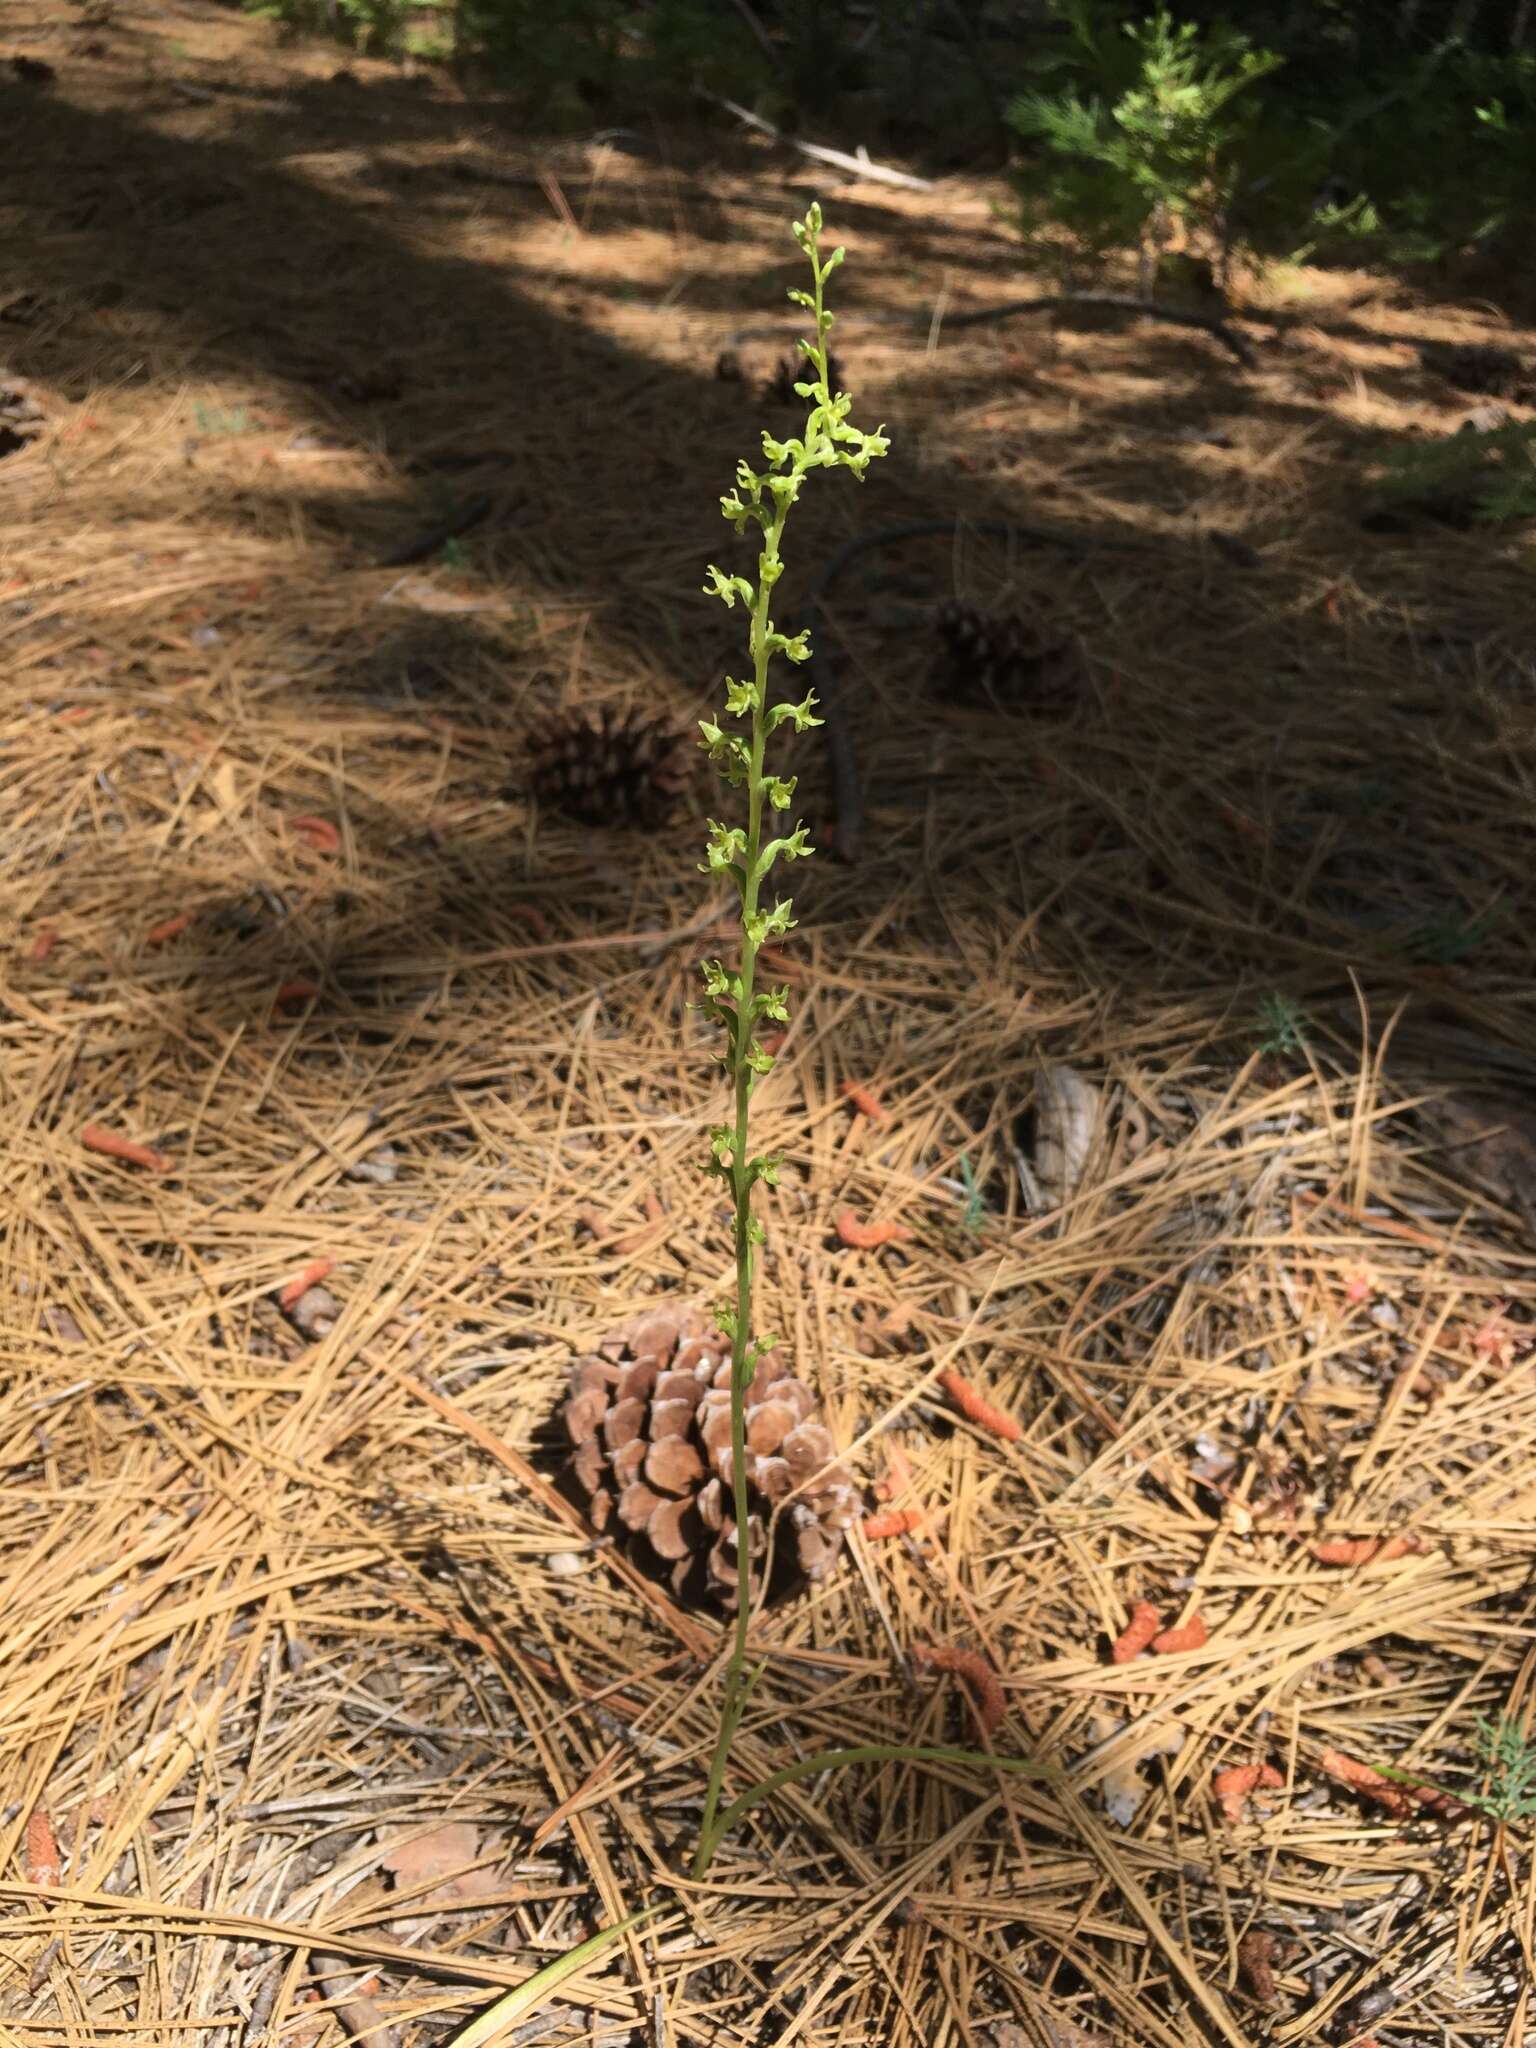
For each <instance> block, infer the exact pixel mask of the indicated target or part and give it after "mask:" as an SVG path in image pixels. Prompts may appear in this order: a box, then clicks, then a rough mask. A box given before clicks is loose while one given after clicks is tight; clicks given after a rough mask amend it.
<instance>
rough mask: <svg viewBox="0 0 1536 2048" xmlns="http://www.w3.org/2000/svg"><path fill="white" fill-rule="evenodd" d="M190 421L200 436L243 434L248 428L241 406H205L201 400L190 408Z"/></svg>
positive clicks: (247, 419) (245, 414)
mask: <svg viewBox="0 0 1536 2048" xmlns="http://www.w3.org/2000/svg"><path fill="white" fill-rule="evenodd" d="M192 419H193V423H194V424H195V426H196V428H197V431H198V432H199V433H200V434H209V435H219V434H230V435H233V434H243V433H245V432H247V430H248V429H249V426H250V415H249V414H248V413H247V411H246V409H245V407H244V406H243V405H231V406H222V405H206V404H204V402H203V401H202V400H201V399H199V400H198V402H197V404H196V405H195V406H194V407H193V408H192Z"/></svg>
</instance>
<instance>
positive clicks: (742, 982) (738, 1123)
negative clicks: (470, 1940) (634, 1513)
mask: <svg viewBox="0 0 1536 2048" xmlns="http://www.w3.org/2000/svg"><path fill="white" fill-rule="evenodd" d="M820 233H821V208H820V207H819V206H816V205H814V204H813V205H812V206H811V208H810V210H809V211H808V212H807V214H806V217H805V219H804V220H803V221H796V222H795V240H796V241H797V242H798V243H799V244H800V247H801V249H802V251H803V252H804V254H805V256H806V257H807V259H808V260H809V262H810V266H811V285H812V288H811V290H810V291H808V292H802V291H791V292H790V294H789V296H790V298H791V299H792V300H793V301H794V303H795V304H796V305H797V306H803V307H804V308H805V310H806V311H807V312H808V313H810V314H811V315H812V317H813V318H814V320H815V323H816V339H815V340H814V342H811V341H802V342H801V343H800V344H799V346H800V351H801V353H802V354H803V355H804V357H805V359H806V374H805V379H804V381H803V382H801V383H799V384H796V386H795V390H796V391H797V392H798V393H799V395H800V396H801V397H802V398H803V399H804V400H805V401H806V404H807V406H808V408H809V411H808V415H807V418H806V422H805V432H804V434H803V435H802V436H801V437H800V438H799V439H791V440H788V441H778V440H775V439H774V437H773V436H772V435H771V434H768V433H765V434H764V435H763V457H764V460H765V462H766V463H767V467H766V468H765V469H763V470H761V471H756V470H754V469H752V468H751V466H750V465H749V464H748V463H746V462H742V463H740V464H738V466H737V470H736V488H735V489H734V490H733V491H730V492H728V493H727V495H726V496H725V497H723V498H722V499H721V501H720V506H721V510H722V511H723V513H724V514H725V517H726V518H727V519H728V520H729V521H730V522H731V524H732V526H733V527H735V529H736V531H737V533H738V534H743V533H745V532H746V531H747V529H748V528H749V527H754V528H756V530H757V532H758V535H759V537H760V545H759V552H758V557H757V581H756V583H755V584H754V583H753V581H752V579H751V578H750V577H748V576H728V575H726V574H725V572H724V571H723V570H720V569H717V568H715V567H714V566H713V565H711V567H710V571H709V582H708V583H707V584H706V585H705V589H706V590H707V591H708V592H709V593H710V595H712V596H715V597H718V598H719V599H720V600H721V601H722V603H724V604H726V605H730V606H734V605H735V603H736V601H737V599H738V598H739V599H740V600H741V602H742V604H743V605H745V607H746V609H747V611H748V613H749V615H750V618H751V628H750V632H749V635H748V649H749V652H750V654H751V660H752V673H751V676H750V678H749V679H747V680H745V681H742V682H738V681H737V680H736V679H735V678H734V677H730V676H728V677H727V678H726V685H725V712H724V718H725V720H727V721H729V722H730V723H729V725H728V724H723V723H716V722H715V721H714V720H713V719H705V720H703V721H701V729H702V732H703V736H704V745H705V746H706V747H707V748H708V750H709V758H710V760H711V761H712V762H713V763H714V764H715V766H716V768H717V769H718V770H719V771H720V774H721V775H722V776H723V778H724V779H725V781H726V782H727V783H729V784H730V785H731V787H732V788H735V789H744V790H745V791H746V798H747V820H746V824H745V825H726V824H718V823H716V822H714V821H711V823H710V828H709V847H708V853H707V858H706V860H705V862H704V872H705V873H706V874H723V875H729V876H730V878H731V880H732V881H733V882H734V883H735V885H736V889H737V893H738V895H739V896H740V898H741V958H740V964H739V965H738V967H737V968H736V969H735V971H734V972H732V971H731V970H730V969H728V968H726V967H724V966H722V964H721V963H720V962H719V961H718V960H711V961H709V962H707V963H706V964H705V967H704V989H705V995H704V1001H703V1005H702V1007H703V1008H704V1009H705V1010H706V1011H707V1012H708V1014H709V1015H710V1016H711V1017H713V1018H714V1019H715V1021H716V1022H717V1023H718V1024H719V1025H720V1026H721V1027H722V1029H723V1030H724V1032H725V1050H724V1052H723V1053H721V1054H720V1055H719V1057H720V1060H721V1062H722V1064H723V1065H724V1067H725V1069H726V1072H727V1073H728V1074H729V1076H730V1078H731V1083H732V1087H733V1090H734V1095H735V1117H734V1120H733V1121H732V1122H730V1123H724V1124H717V1125H715V1126H714V1127H713V1128H712V1129H711V1131H710V1134H709V1141H710V1154H711V1156H710V1160H709V1164H708V1165H707V1167H706V1168H705V1171H706V1172H708V1173H711V1174H713V1175H715V1176H716V1177H717V1178H718V1179H720V1180H722V1181H723V1182H724V1183H725V1185H726V1186H727V1187H728V1188H729V1190H730V1194H731V1200H732V1202H733V1203H734V1205H735V1212H736V1300H735V1304H734V1306H733V1307H730V1308H721V1309H720V1310H719V1311H717V1313H718V1316H719V1321H720V1325H721V1327H722V1329H724V1330H725V1331H726V1333H727V1334H728V1335H729V1337H730V1339H731V1445H732V1472H733V1477H734V1481H735V1514H736V1527H737V1529H738V1530H743V1529H745V1528H746V1527H747V1522H748V1516H747V1500H746V1456H745V1453H746V1443H745V1420H744V1401H743V1397H744V1395H745V1392H746V1389H747V1387H748V1386H749V1384H750V1383H751V1379H752V1375H753V1372H754V1370H755V1368H756V1365H757V1361H758V1360H759V1358H760V1357H761V1356H762V1354H763V1352H764V1351H766V1350H767V1349H769V1347H770V1346H771V1344H772V1343H773V1341H774V1340H773V1339H772V1338H771V1337H763V1338H760V1339H754V1338H753V1336H752V1330H751V1322H752V1262H753V1261H752V1255H753V1247H754V1246H755V1245H757V1244H759V1243H761V1241H762V1235H763V1232H762V1225H761V1224H760V1223H758V1222H757V1221H756V1220H755V1218H754V1217H753V1214H752V1190H753V1189H754V1187H755V1186H756V1185H757V1183H758V1182H759V1181H765V1182H766V1183H767V1184H768V1185H769V1186H772V1185H773V1184H774V1181H775V1179H776V1176H777V1169H778V1162H777V1160H775V1159H773V1158H767V1157H764V1158H754V1157H753V1156H752V1155H751V1152H750V1150H749V1147H748V1128H747V1127H748V1119H749V1114H750V1109H751V1102H752V1089H753V1086H754V1084H755V1083H756V1081H757V1078H758V1076H759V1075H760V1074H766V1073H767V1072H768V1070H769V1069H770V1067H771V1066H772V1065H773V1060H772V1058H771V1056H770V1055H769V1054H768V1053H767V1052H766V1051H765V1050H764V1048H763V1046H762V1045H761V1043H760V1042H759V1040H758V1038H757V1036H756V1032H757V1028H758V1026H759V1025H760V1024H761V1023H762V1022H763V1020H764V1019H765V1018H766V1019H770V1020H772V1021H774V1022H782V1021H783V1020H784V1018H785V1017H786V1016H787V1015H788V1011H787V1009H786V1007H785V1002H786V995H787V991H786V990H784V989H782V988H767V989H762V990H759V989H758V987H757V960H758V954H759V952H760V950H761V949H762V947H763V946H765V945H767V944H768V943H769V942H770V941H771V940H773V939H776V938H780V937H782V936H783V934H784V933H785V932H787V931H788V930H789V928H790V926H791V924H792V922H793V920H792V919H791V917H790V910H791V907H792V906H791V904H790V903H789V901H788V900H787V898H780V899H779V900H778V901H777V902H775V903H774V905H773V907H772V909H766V908H764V907H763V902H762V897H763V885H764V883H765V882H766V880H767V878H768V875H769V872H770V871H771V869H772V868H773V866H774V864H775V863H776V862H777V861H779V860H797V859H800V858H801V857H802V856H804V855H806V854H808V853H810V852H811V850H812V849H811V847H810V845H809V844H808V843H807V840H806V836H805V827H804V826H803V825H799V824H797V825H796V826H795V828H794V830H793V831H792V832H788V833H786V834H783V835H781V836H780V837H777V838H773V839H769V840H768V841H767V842H766V843H765V842H764V837H763V828H764V821H765V819H766V818H768V817H769V816H770V815H772V816H774V817H776V816H777V815H778V814H779V813H781V812H784V811H787V810H788V809H789V807H790V804H791V803H792V801H793V799H794V794H795V783H794V778H793V776H790V777H784V776H779V775H774V774H772V773H770V772H769V770H768V768H767V766H766V763H765V758H764V757H765V755H766V753H767V748H768V742H769V740H770V739H771V738H772V736H773V734H774V733H775V732H777V731H778V729H779V727H780V726H781V725H784V724H786V723H793V725H794V727H795V730H796V731H797V732H804V731H805V730H806V728H807V727H809V726H814V725H819V724H820V723H821V721H820V719H818V718H816V717H815V716H814V715H813V712H814V706H815V703H816V698H815V696H814V694H811V695H808V696H807V697H806V698H805V699H804V701H803V702H802V703H799V704H773V705H770V704H769V702H768V677H769V670H770V668H771V666H772V663H773V659H774V657H775V655H779V654H782V655H783V656H784V657H785V659H786V660H788V661H796V662H798V661H805V660H806V659H807V658H808V657H809V655H810V651H811V649H810V643H809V640H808V638H807V636H806V635H805V634H804V633H794V634H788V633H781V632H779V631H778V629H777V628H776V627H775V625H774V623H773V620H772V618H771V616H770V614H769V605H770V603H771V601H772V597H773V589H774V585H775V584H776V583H777V582H778V580H779V578H780V576H782V575H783V573H784V562H783V558H782V556H781V555H780V552H779V548H780V543H781V541H782V539H783V534H784V522H785V520H786V519H787V517H788V516H789V508H790V506H791V505H793V504H794V502H795V500H796V498H797V497H798V496H799V494H800V486H801V484H802V483H803V481H804V480H805V478H806V476H807V475H808V474H809V473H810V471H812V470H813V469H851V470H852V471H853V473H854V475H855V476H857V477H862V476H863V474H864V472H865V470H866V469H867V468H868V467H869V464H870V463H871V461H873V459H874V458H875V457H876V456H877V455H884V454H885V452H886V450H887V449H888V447H889V446H890V444H889V442H888V441H887V440H886V439H885V436H884V435H883V434H878V433H877V434H866V433H865V432H863V430H862V429H861V428H858V427H855V426H851V425H850V424H849V421H848V413H849V410H850V407H851V404H852V401H851V400H850V399H849V398H848V397H846V396H845V395H844V394H843V393H840V392H839V393H836V394H834V393H833V392H832V391H831V390H830V389H829V387H828V384H827V356H828V352H827V330H828V329H829V328H830V327H831V325H832V315H831V314H830V313H829V312H828V311H827V310H826V307H825V305H824V304H823V293H824V291H825V287H826V281H827V279H828V278H829V277H830V276H831V274H832V272H833V271H834V270H835V269H836V268H837V266H838V265H839V264H840V263H841V262H842V260H843V251H842V250H841V249H834V250H833V252H832V254H831V256H830V257H829V258H828V259H827V261H826V262H825V263H823V262H822V260H821V252H820V249H819V247H818V237H819V236H820ZM737 1568H738V1593H739V1597H738V1600H737V1605H736V1636H735V1647H734V1650H733V1653H732V1656H731V1660H730V1664H729V1666H728V1669H727V1672H726V1680H725V1700H724V1704H723V1708H722V1715H721V1736H720V1744H719V1748H718V1749H717V1751H716V1754H715V1759H714V1765H713V1768H712V1770H711V1773H710V1783H709V1796H708V1801H707V1804H706V1808H705V1814H704V1832H703V1841H702V1842H701V1845H700V1846H701V1851H703V1850H704V1847H705V1845H706V1844H709V1843H710V1840H711V1836H712V1834H713V1832H714V1823H715V1812H716V1808H717V1806H718V1804H719V1799H720V1788H721V1783H722V1780H723V1777H724V1772H725V1764H726V1758H727V1755H728V1753H729V1750H730V1744H731V1739H732V1737H733V1735H734V1734H735V1731H736V1727H737V1724H738V1723H739V1721H740V1719H741V1714H742V1709H743V1708H744V1706H745V1704H746V1644H747V1627H748V1623H749V1620H750V1613H751V1597H750V1595H751V1577H750V1560H749V1558H748V1555H747V1547H746V1544H745V1543H744V1542H740V1541H738V1545H737Z"/></svg>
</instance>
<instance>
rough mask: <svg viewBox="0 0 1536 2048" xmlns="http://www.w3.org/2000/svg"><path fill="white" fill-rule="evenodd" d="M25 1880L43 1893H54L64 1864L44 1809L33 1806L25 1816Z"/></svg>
mask: <svg viewBox="0 0 1536 2048" xmlns="http://www.w3.org/2000/svg"><path fill="white" fill-rule="evenodd" d="M25 1854H26V1878H27V1883H28V1884H35V1885H38V1886H39V1887H41V1889H43V1890H44V1891H56V1890H57V1889H58V1887H59V1886H60V1885H61V1884H62V1883H63V1881H64V1864H63V1860H62V1858H61V1857H60V1855H59V1838H58V1836H57V1835H56V1834H55V1833H54V1829H53V1822H52V1821H51V1820H50V1819H49V1818H48V1811H47V1808H46V1807H42V1806H34V1807H33V1809H32V1811H31V1813H30V1814H28V1816H27V1845H26V1851H25Z"/></svg>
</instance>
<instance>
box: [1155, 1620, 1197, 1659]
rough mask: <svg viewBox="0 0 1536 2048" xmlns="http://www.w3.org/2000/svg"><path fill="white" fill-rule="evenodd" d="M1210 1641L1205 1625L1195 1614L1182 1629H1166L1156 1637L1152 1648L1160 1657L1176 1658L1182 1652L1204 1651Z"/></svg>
mask: <svg viewBox="0 0 1536 2048" xmlns="http://www.w3.org/2000/svg"><path fill="white" fill-rule="evenodd" d="M1209 1640H1210V1636H1209V1633H1208V1631H1207V1629H1206V1626H1205V1623H1204V1622H1203V1621H1202V1620H1201V1619H1200V1616H1199V1615H1198V1614H1195V1615H1191V1616H1190V1618H1189V1620H1188V1621H1186V1622H1185V1623H1184V1625H1183V1626H1182V1628H1165V1629H1164V1630H1163V1632H1162V1634H1161V1635H1160V1636H1154V1637H1153V1638H1152V1648H1153V1650H1154V1652H1155V1653H1156V1654H1157V1655H1158V1656H1159V1657H1176V1656H1177V1655H1178V1653H1179V1652H1180V1650H1203V1649H1204V1648H1205V1646H1206V1644H1207V1643H1208V1642H1209Z"/></svg>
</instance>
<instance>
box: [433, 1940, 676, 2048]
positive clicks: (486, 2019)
mask: <svg viewBox="0 0 1536 2048" xmlns="http://www.w3.org/2000/svg"><path fill="white" fill-rule="evenodd" d="M663 1910H664V1909H663V1908H662V1907H660V1906H650V1907H647V1909H646V1910H645V1912H643V1913H631V1914H630V1916H629V1918H628V1919H627V1920H620V1921H619V1922H618V1923H617V1924H616V1925H615V1926H613V1927H605V1928H603V1929H602V1931H601V1932H600V1933H598V1934H594V1935H593V1936H592V1938H591V1940H590V1941H583V1942H580V1943H578V1944H577V1946H576V1947H575V1948H572V1949H567V1950H566V1952H565V1954H564V1955H563V1956H556V1958H555V1960H554V1961H553V1962H552V1963H546V1964H545V1965H544V1967H543V1969H542V1970H536V1971H535V1972H534V1974H533V1975H532V1976H531V1977H530V1978H528V1980H527V1982H526V1983H523V1984H519V1985H518V1986H517V1987H516V1988H515V1989H514V1990H512V1991H508V1992H506V1993H505V1994H504V1995H503V1996H502V1997H500V1998H498V1999H497V2001H496V2003H495V2004H494V2005H489V2006H487V2007H486V2009H485V2011H484V2012H482V2013H480V2014H478V2015H477V2016H476V2017H475V2018H474V2019H472V2020H471V2021H470V2022H469V2023H468V2025H467V2026H464V2027H461V2028H460V2029H459V2031H458V2032H457V2033H456V2034H453V2035H451V2036H450V2038H449V2040H448V2042H447V2043H446V2044H445V2048H497V2044H498V2043H500V2042H504V2041H505V2040H506V2038H507V2036H508V2034H509V2033H510V2031H511V2030H512V2028H513V2027H515V2026H516V2025H517V2023H518V2021H519V2020H525V2019H527V2017H528V2015H529V2014H530V2013H532V2012H534V2011H536V2010H537V2008H538V2007H539V2006H541V2005H542V2004H543V2003H544V2001H545V1999H546V1998H548V1997H549V1995H550V1993H551V1992H552V1991H555V1990H558V1988H559V1987H560V1985H562V1984H563V1983H565V1981H566V1979H567V1978H569V1977H574V1976H575V1975H576V1974H577V1972H578V1971H580V1970H584V1969H585V1968H586V1967H587V1965H588V1964H589V1963H595V1962H596V1961H597V1959H598V1957H599V1956H600V1955H603V1954H605V1953H606V1952H607V1950H609V1949H610V1948H612V1947H613V1945H614V1943H615V1942H616V1941H618V1940H619V1939H620V1938H621V1937H622V1936H623V1935H625V1934H627V1933H628V1932H629V1930H630V1928H632V1927H638V1926H639V1925H640V1924H641V1922H642V1921H645V1920H654V1919H655V1917H656V1915H657V1914H658V1913H660V1912H662V1911H663Z"/></svg>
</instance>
